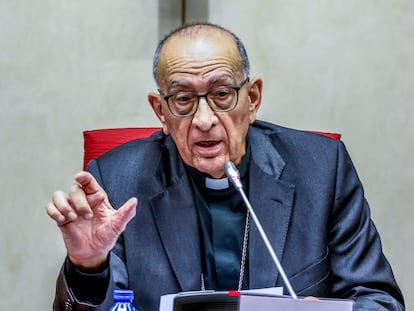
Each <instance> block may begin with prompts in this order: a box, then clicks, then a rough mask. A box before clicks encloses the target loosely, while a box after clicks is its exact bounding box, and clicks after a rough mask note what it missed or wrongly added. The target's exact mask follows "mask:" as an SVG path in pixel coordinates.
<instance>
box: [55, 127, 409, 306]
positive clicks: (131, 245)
mask: <svg viewBox="0 0 414 311" xmlns="http://www.w3.org/2000/svg"><path fill="white" fill-rule="evenodd" d="M248 139H249V144H250V146H251V162H250V166H249V173H248V174H249V177H248V179H249V181H248V183H249V185H248V189H249V191H248V197H249V199H250V201H251V204H252V206H253V207H254V208H255V210H256V213H257V216H258V218H259V220H260V221H261V223H262V225H263V228H264V230H265V232H266V233H267V235H268V237H269V240H270V241H271V244H272V245H273V248H274V250H275V252H276V254H277V256H278V257H279V259H280V261H281V264H282V266H283V267H284V268H285V270H286V274H287V276H288V278H289V279H290V281H291V284H292V287H293V288H294V290H295V291H296V293H297V294H298V295H299V296H308V295H312V296H323V297H337V298H350V299H354V300H355V301H356V303H355V308H354V309H355V310H388V311H389V310H404V307H403V304H404V302H403V298H402V295H401V292H400V290H399V288H398V286H397V284H396V282H395V280H394V277H393V273H392V271H391V268H390V266H389V264H388V262H387V260H386V259H385V257H384V255H383V253H382V249H381V242H380V238H379V236H378V233H377V231H376V229H375V226H374V224H373V223H372V221H371V219H370V211H369V207H368V204H367V202H366V200H365V198H364V193H363V188H362V185H361V183H360V180H359V178H358V176H357V173H356V171H355V169H354V167H353V164H352V162H351V160H350V157H349V156H348V154H347V151H346V149H345V147H344V145H343V143H342V142H340V141H336V140H333V139H330V138H327V137H323V136H320V135H316V134H312V133H308V132H303V131H296V130H292V129H286V128H283V127H279V126H276V125H272V124H268V123H265V122H260V121H257V122H256V123H255V124H254V125H252V126H251V127H250V129H249V133H248ZM89 170H90V171H91V172H92V173H93V174H94V176H95V177H96V178H97V179H98V181H99V182H100V184H101V185H102V186H103V187H104V189H105V190H106V191H107V193H108V195H109V198H110V201H111V203H112V204H113V206H115V207H118V206H120V205H122V204H123V203H124V202H125V201H126V200H128V199H129V198H130V197H132V196H135V197H137V198H138V207H137V213H136V217H135V218H134V219H133V220H132V221H131V222H130V224H128V226H127V229H126V230H125V232H124V234H123V235H122V238H121V239H120V241H119V243H117V245H116V247H115V248H114V250H113V252H112V253H111V256H110V268H109V271H110V281H109V287H108V291H107V296H106V300H105V301H104V302H103V303H102V304H101V305H99V306H93V305H91V304H88V303H82V302H78V301H77V300H76V298H75V295H74V294H73V293H72V292H71V290H70V286H68V285H67V283H66V277H65V275H64V273H63V272H61V274H60V275H59V277H58V282H57V292H56V297H55V310H64V307H65V303H66V305H67V306H68V305H69V306H71V307H72V308H73V310H75V309H77V310H108V307H109V306H108V303H109V301H110V299H111V296H112V290H113V288H115V287H126V288H130V289H133V290H134V292H135V304H136V306H137V307H138V310H139V311H155V310H158V304H159V299H160V296H161V295H164V294H168V293H176V292H180V291H191V290H199V289H200V274H201V269H202V268H201V261H200V235H199V231H198V230H199V228H198V225H197V211H196V208H195V202H194V195H193V191H192V186H191V181H190V180H189V176H188V175H187V172H186V169H185V167H184V165H183V163H182V160H181V158H180V156H179V154H178V152H177V149H176V146H175V145H174V142H173V141H172V140H171V138H170V137H169V136H164V135H163V134H162V133H161V132H159V133H156V134H154V135H152V136H151V137H150V138H147V139H141V140H135V141H132V142H129V143H126V144H124V145H122V146H120V147H118V148H116V149H114V150H112V151H110V152H108V153H107V154H105V155H104V156H102V157H100V158H99V159H98V160H96V161H93V162H92V163H91V164H90V166H89ZM248 260H249V267H248V271H249V277H248V279H249V287H250V288H260V287H271V286H275V285H277V286H283V285H284V284H283V282H282V280H281V278H280V277H279V274H278V271H277V269H276V268H275V266H274V264H273V262H272V260H271V257H270V255H269V254H268V252H267V250H266V248H265V246H264V243H263V242H262V240H261V238H260V235H259V233H258V231H257V229H256V228H255V226H254V225H252V226H251V231H250V238H249V259H248Z"/></svg>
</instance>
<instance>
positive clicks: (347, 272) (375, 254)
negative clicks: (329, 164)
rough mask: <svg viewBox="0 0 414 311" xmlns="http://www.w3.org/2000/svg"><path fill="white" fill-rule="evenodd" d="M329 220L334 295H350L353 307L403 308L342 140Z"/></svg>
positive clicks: (374, 308) (360, 308) (369, 308)
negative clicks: (333, 199)
mask: <svg viewBox="0 0 414 311" xmlns="http://www.w3.org/2000/svg"><path fill="white" fill-rule="evenodd" d="M330 223H331V230H330V232H329V241H330V242H329V248H330V252H331V272H332V281H333V282H332V283H333V287H332V290H333V295H334V296H336V297H346V298H350V299H353V300H354V301H355V304H354V310H384V311H385V310H387V311H392V310H405V309H404V300H403V297H402V294H401V291H400V289H399V288H398V285H397V283H396V281H395V279H394V276H393V272H392V270H391V267H390V264H389V263H388V261H387V259H386V258H385V256H384V254H383V251H382V246H381V240H380V237H379V234H378V232H377V230H376V228H375V225H374V223H373V222H372V220H371V217H370V209H369V206H368V203H367V201H366V199H365V196H364V192H363V187H362V184H361V182H360V180H359V178H358V176H357V173H356V170H355V168H354V166H353V164H352V162H351V159H350V157H349V155H348V153H347V151H346V149H345V146H344V145H343V143H342V142H339V143H338V156H337V178H336V185H335V202H334V207H333V210H332V213H331V221H330Z"/></svg>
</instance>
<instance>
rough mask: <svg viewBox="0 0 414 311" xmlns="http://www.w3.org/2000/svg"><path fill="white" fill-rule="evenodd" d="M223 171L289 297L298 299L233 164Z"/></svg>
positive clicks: (226, 164)
mask: <svg viewBox="0 0 414 311" xmlns="http://www.w3.org/2000/svg"><path fill="white" fill-rule="evenodd" d="M224 171H225V172H226V175H227V177H228V179H229V180H230V182H231V183H232V184H233V186H234V187H235V188H236V190H237V191H238V192H240V195H241V196H242V198H243V201H244V203H245V204H246V206H247V209H248V211H249V212H250V215H251V217H252V218H253V221H254V223H255V224H256V227H257V229H258V230H259V233H260V235H261V237H262V239H263V241H264V243H265V245H266V247H267V250H268V251H269V253H270V256H271V257H272V259H273V262H274V263H275V265H276V267H277V269H278V271H279V273H280V275H281V276H282V279H283V282H284V283H285V285H286V288H287V290H288V291H289V294H290V296H292V298H294V299H298V297H297V295H296V293H295V291H294V290H293V288H292V285H291V284H290V282H289V279H288V278H287V276H286V273H285V271H284V270H283V267H282V266H281V264H280V262H279V259H278V258H277V256H276V254H275V252H274V250H273V248H272V245H271V244H270V242H269V239H268V238H267V235H266V233H265V232H264V230H263V227H262V225H261V224H260V221H259V219H257V216H256V213H255V212H254V210H253V207H252V206H251V205H250V202H249V199H248V198H247V197H246V194H245V193H244V191H243V185H242V183H241V180H240V174H239V170H238V169H237V168H236V166H235V165H234V163H233V162H231V161H227V162H226V163H225V164H224Z"/></svg>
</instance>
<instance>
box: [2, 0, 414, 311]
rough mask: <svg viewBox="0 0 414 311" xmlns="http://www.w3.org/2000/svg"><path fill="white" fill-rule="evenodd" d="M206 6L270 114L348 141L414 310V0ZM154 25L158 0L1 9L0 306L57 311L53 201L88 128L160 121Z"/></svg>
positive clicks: (76, 165)
mask: <svg viewBox="0 0 414 311" xmlns="http://www.w3.org/2000/svg"><path fill="white" fill-rule="evenodd" d="M198 1H200V0H198ZM208 8H209V14H208V15H209V16H210V20H211V21H213V22H218V23H220V24H222V25H224V26H227V27H229V28H231V29H232V30H233V31H235V32H236V33H237V34H239V35H240V37H241V38H242V39H243V40H244V42H245V44H246V46H247V48H248V52H249V53H250V57H251V62H252V71H253V75H260V76H262V77H263V78H264V80H265V88H264V101H263V104H262V108H261V109H262V110H261V113H260V115H259V116H260V118H263V119H266V120H269V121H273V122H277V123H280V124H282V125H287V126H292V127H296V128H304V129H320V130H327V131H337V132H341V133H342V134H343V140H344V141H345V143H346V144H347V146H348V149H349V151H350V153H351V155H352V157H353V159H354V162H355V164H356V166H357V169H358V171H359V174H360V178H361V180H362V181H363V183H364V184H365V188H366V194H367V197H368V199H369V202H370V203H371V207H372V215H373V218H374V220H375V222H376V224H377V227H378V229H379V230H380V232H381V234H382V237H383V246H384V251H385V253H386V255H387V256H388V258H389V260H390V261H391V263H392V265H393V267H394V271H395V274H396V277H397V279H398V281H399V283H400V285H401V287H402V289H403V291H404V293H405V296H406V300H407V305H408V307H410V306H412V307H414V296H413V295H412V293H411V292H412V291H413V287H412V286H411V285H410V281H412V279H413V278H414V266H413V264H412V263H411V261H410V260H411V259H412V258H414V250H413V248H412V247H410V246H409V245H411V243H410V240H411V236H412V234H411V232H412V231H411V227H412V225H413V213H414V211H413V210H414V209H413V208H412V206H411V205H412V203H411V196H410V194H411V193H410V191H412V190H413V188H414V165H413V164H412V163H413V162H412V161H411V158H412V154H413V153H414V150H413V149H414V144H413V142H412V137H411V136H412V133H414V125H413V122H412V121H411V120H413V118H414V112H413V109H414V108H413V106H414V105H413V101H414V88H413V87H412V85H413V83H414V82H413V81H414V60H413V59H414V58H413V55H414V40H413V39H412V38H414V6H413V3H412V1H409V0H396V1H385V0H379V1H378V0H375V1H374V0H369V1H356V0H349V1H328V0H315V1H305V0H294V1H279V0H277V1H260V0H259V1H257V0H256V1H237V2H236V1H219V0H210V1H209V3H208ZM158 16H159V9H158V4H157V2H156V1H153V0H135V1H131V0H118V1H111V0H100V1H97V0H95V1H79V0H72V1H53V0H49V1H47V0H32V1H24V0H18V1H16V0H14V1H12V0H0V29H1V32H0V105H1V106H0V107H1V110H0V122H1V131H0V144H1V146H2V152H1V162H0V172H1V187H0V189H1V190H0V194H1V198H2V201H3V203H2V207H1V208H2V216H1V217H0V228H1V235H0V239H1V245H0V246H1V253H0V277H1V282H0V292H2V293H3V294H2V295H0V310H5V309H6V305H7V304H9V305H11V306H12V307H13V309H15V310H26V309H27V310H29V309H36V310H50V309H51V307H50V305H51V301H52V297H53V291H54V281H55V277H56V274H57V272H58V269H59V266H60V264H61V262H62V260H63V258H64V256H65V250H64V247H63V243H62V241H61V237H60V235H59V231H58V229H57V228H56V226H55V225H54V224H53V223H52V222H51V221H50V220H49V219H48V217H47V216H46V214H45V211H44V205H45V203H46V202H47V201H48V200H49V197H50V194H51V193H52V192H53V191H54V190H56V189H57V188H61V189H66V188H67V187H68V186H69V185H70V184H71V183H72V178H73V175H74V174H75V173H76V172H77V171H78V170H79V169H80V168H81V163H82V136H81V132H82V130H84V129H90V128H99V127H118V126H137V125H140V126H152V125H158V122H157V120H156V119H155V117H153V115H152V113H151V112H150V110H149V106H148V105H147V104H146V93H147V92H148V91H151V90H154V84H153V82H152V78H151V57H152V52H153V49H154V47H155V44H156V42H157V40H158V34H159V33H162V29H161V30H160V29H159V27H160V25H162V24H165V21H163V23H160V22H159V21H158ZM11 290H13V291H17V292H16V293H13V292H12V293H11V294H10V296H8V300H6V293H9V292H10V291H11Z"/></svg>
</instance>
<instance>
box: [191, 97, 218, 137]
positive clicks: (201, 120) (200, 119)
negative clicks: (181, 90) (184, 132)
mask: <svg viewBox="0 0 414 311" xmlns="http://www.w3.org/2000/svg"><path fill="white" fill-rule="evenodd" d="M217 122H218V118H217V115H216V113H215V112H214V111H213V109H211V107H210V106H209V104H208V103H207V99H206V98H205V97H200V98H199V103H198V107H197V111H196V113H195V114H194V117H193V124H194V125H195V126H197V127H198V128H199V129H200V130H202V131H208V130H209V129H210V128H211V127H212V126H213V125H214V124H216V123H217Z"/></svg>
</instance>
